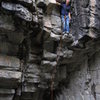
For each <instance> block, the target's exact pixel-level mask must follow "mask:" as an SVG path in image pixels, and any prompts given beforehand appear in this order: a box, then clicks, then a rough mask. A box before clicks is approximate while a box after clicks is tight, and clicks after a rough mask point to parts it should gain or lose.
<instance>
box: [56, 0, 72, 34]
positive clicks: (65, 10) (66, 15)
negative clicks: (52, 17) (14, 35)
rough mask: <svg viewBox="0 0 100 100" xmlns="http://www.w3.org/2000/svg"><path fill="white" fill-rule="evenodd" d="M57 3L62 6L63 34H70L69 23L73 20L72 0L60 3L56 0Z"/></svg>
mask: <svg viewBox="0 0 100 100" xmlns="http://www.w3.org/2000/svg"><path fill="white" fill-rule="evenodd" d="M56 2H57V4H58V5H60V6H61V20H62V24H63V34H64V35H69V23H70V20H71V14H70V8H71V6H70V0H66V1H65V2H62V3H59V2H58V0H56Z"/></svg>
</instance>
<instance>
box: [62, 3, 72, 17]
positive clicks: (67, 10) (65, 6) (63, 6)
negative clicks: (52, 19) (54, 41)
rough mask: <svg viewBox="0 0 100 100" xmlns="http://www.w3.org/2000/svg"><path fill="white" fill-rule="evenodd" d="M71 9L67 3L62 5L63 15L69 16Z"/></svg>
mask: <svg viewBox="0 0 100 100" xmlns="http://www.w3.org/2000/svg"><path fill="white" fill-rule="evenodd" d="M70 8H71V7H70V5H68V6H67V5H66V3H61V15H64V16H65V15H68V13H69V12H70Z"/></svg>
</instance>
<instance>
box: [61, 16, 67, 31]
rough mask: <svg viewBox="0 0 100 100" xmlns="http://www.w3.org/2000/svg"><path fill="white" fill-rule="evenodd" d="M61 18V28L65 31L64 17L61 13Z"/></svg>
mask: <svg viewBox="0 0 100 100" xmlns="http://www.w3.org/2000/svg"><path fill="white" fill-rule="evenodd" d="M61 20H62V26H63V27H62V30H63V32H65V31H66V27H65V18H64V16H63V15H61Z"/></svg>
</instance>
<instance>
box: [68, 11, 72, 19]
mask: <svg viewBox="0 0 100 100" xmlns="http://www.w3.org/2000/svg"><path fill="white" fill-rule="evenodd" d="M68 15H69V19H70V20H71V13H70V12H69V14H68Z"/></svg>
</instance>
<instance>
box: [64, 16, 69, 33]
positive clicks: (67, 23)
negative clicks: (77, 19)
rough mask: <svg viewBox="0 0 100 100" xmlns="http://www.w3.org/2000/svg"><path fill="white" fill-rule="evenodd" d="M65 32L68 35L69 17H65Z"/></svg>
mask: <svg viewBox="0 0 100 100" xmlns="http://www.w3.org/2000/svg"><path fill="white" fill-rule="evenodd" d="M65 24H66V32H67V33H69V16H66V23H65Z"/></svg>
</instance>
